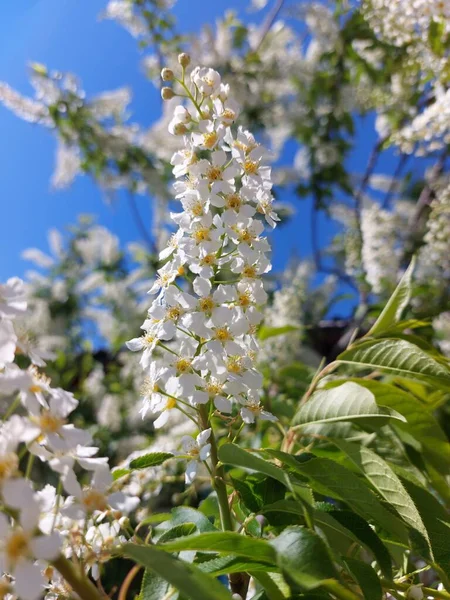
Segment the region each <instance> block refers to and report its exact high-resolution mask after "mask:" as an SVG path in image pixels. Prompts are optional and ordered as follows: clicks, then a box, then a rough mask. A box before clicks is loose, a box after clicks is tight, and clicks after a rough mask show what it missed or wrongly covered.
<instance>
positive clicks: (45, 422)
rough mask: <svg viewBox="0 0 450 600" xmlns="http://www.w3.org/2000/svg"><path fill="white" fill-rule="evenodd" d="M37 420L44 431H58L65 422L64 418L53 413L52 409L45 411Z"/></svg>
mask: <svg viewBox="0 0 450 600" xmlns="http://www.w3.org/2000/svg"><path fill="white" fill-rule="evenodd" d="M37 421H38V425H39V427H40V428H41V430H42V432H43V433H56V432H57V431H59V429H60V428H61V426H62V425H64V423H65V421H64V419H60V418H59V417H57V416H56V415H52V413H51V412H50V411H43V413H42V414H41V416H40V417H39V418H38V419H37Z"/></svg>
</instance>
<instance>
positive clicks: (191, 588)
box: [123, 544, 231, 600]
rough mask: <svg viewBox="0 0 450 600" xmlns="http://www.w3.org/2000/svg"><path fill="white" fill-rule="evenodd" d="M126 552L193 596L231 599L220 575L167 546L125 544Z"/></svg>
mask: <svg viewBox="0 0 450 600" xmlns="http://www.w3.org/2000/svg"><path fill="white" fill-rule="evenodd" d="M123 553H124V555H125V556H127V557H128V558H131V559H133V560H134V561H136V562H138V563H139V564H141V565H143V566H144V567H145V568H146V569H148V570H150V571H153V572H154V573H156V574H157V575H159V576H160V577H161V578H162V579H164V580H165V581H168V582H169V583H170V584H172V585H173V586H174V587H175V588H176V589H178V590H180V592H181V593H182V594H183V595H184V596H186V597H187V598H190V600H198V599H199V598H201V599H202V600H231V594H230V592H229V591H228V590H227V589H226V587H225V586H223V585H222V584H221V583H219V582H218V581H217V579H214V577H210V576H209V575H207V574H205V573H202V571H200V569H198V568H197V567H196V566H194V565H192V564H190V563H186V562H183V561H181V560H179V559H178V558H175V557H174V556H171V555H170V554H168V553H167V552H165V551H164V550H160V549H158V548H155V547H154V546H138V545H137V544H125V546H124V547H123Z"/></svg>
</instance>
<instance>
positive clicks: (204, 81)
mask: <svg viewBox="0 0 450 600" xmlns="http://www.w3.org/2000/svg"><path fill="white" fill-rule="evenodd" d="M191 80H192V81H193V82H194V83H195V85H196V86H197V87H198V89H199V90H200V92H201V93H202V94H203V95H204V96H211V94H214V93H215V92H217V91H218V90H219V88H220V82H221V79H220V75H219V73H218V72H217V71H214V69H208V68H207V67H203V68H200V67H196V68H195V69H194V70H193V71H192V73H191Z"/></svg>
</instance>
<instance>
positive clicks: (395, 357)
mask: <svg viewBox="0 0 450 600" xmlns="http://www.w3.org/2000/svg"><path fill="white" fill-rule="evenodd" d="M337 362H340V363H343V364H349V365H351V366H353V367H357V368H362V369H372V370H374V369H376V370H381V371H387V372H388V373H393V374H395V375H400V376H401V377H406V378H413V379H419V380H422V381H425V382H427V383H429V384H432V385H435V386H437V387H444V388H445V389H449V390H450V371H449V369H447V368H445V367H444V366H443V365H442V364H440V363H439V362H437V361H436V360H434V359H433V358H432V357H431V356H429V355H428V354H427V353H426V352H424V351H423V350H421V349H420V348H418V347H417V346H415V345H414V344H411V343H410V342H407V341H405V340H400V339H381V340H378V339H377V340H370V341H368V342H362V343H359V344H356V345H355V346H354V347H353V348H350V349H349V350H346V351H345V352H343V353H342V354H340V355H339V356H338V357H337Z"/></svg>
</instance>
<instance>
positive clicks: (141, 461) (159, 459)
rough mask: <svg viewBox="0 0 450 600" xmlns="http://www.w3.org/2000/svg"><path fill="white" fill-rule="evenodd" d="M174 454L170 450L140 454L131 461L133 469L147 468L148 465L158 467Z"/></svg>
mask: <svg viewBox="0 0 450 600" xmlns="http://www.w3.org/2000/svg"><path fill="white" fill-rule="evenodd" d="M172 457H173V454H171V453H170V452H151V453H150V454H144V455H143V456H139V457H138V458H135V459H134V460H132V461H131V462H130V468H131V469H146V468H147V467H157V466H158V465H162V463H163V462H164V461H166V460H168V459H169V458H172Z"/></svg>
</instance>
